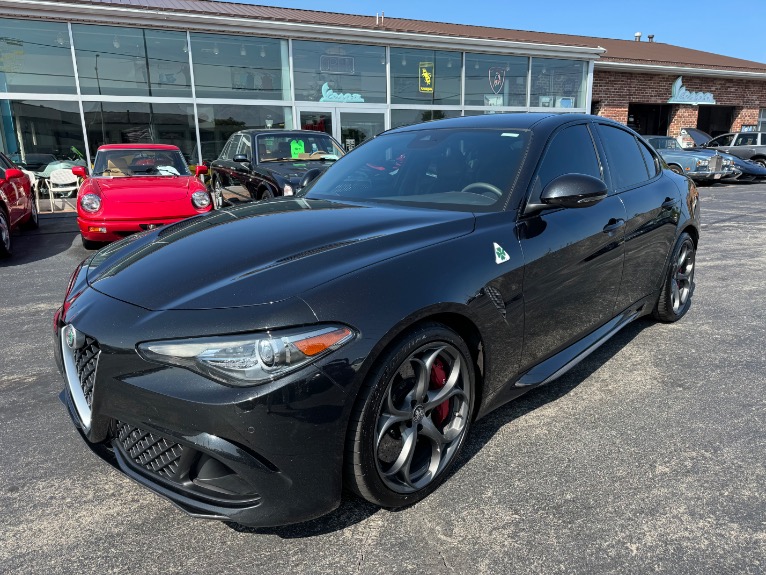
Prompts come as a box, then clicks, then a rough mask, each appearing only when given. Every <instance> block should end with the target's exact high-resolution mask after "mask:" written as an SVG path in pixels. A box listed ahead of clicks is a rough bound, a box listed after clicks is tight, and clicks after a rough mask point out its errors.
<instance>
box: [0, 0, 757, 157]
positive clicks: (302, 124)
mask: <svg viewBox="0 0 766 575" xmlns="http://www.w3.org/2000/svg"><path fill="white" fill-rule="evenodd" d="M0 14H1V15H2V17H1V18H0V150H2V151H4V152H6V153H8V154H9V155H12V156H13V157H15V158H19V159H22V160H23V159H25V158H31V157H32V156H31V155H32V154H47V155H53V156H55V157H56V158H59V159H63V158H69V159H75V157H79V158H82V159H86V160H87V161H88V163H90V161H91V159H92V156H93V154H94V153H95V150H96V148H97V147H98V146H99V145H101V144H104V143H120V142H126V143H127V142H150V141H151V142H157V143H172V144H176V145H178V146H179V147H180V148H181V150H182V151H183V152H184V154H185V155H186V156H187V158H188V159H189V161H190V162H197V161H199V160H202V159H212V158H215V157H216V156H217V155H218V153H219V152H220V150H221V148H222V147H223V144H224V143H225V141H226V140H227V138H228V136H229V135H230V134H231V133H233V132H235V131H237V130H240V129H243V128H282V127H286V128H308V129H316V130H324V131H326V132H328V133H331V134H333V135H334V136H335V137H336V138H337V139H338V140H339V141H340V142H341V143H342V144H343V145H344V146H345V147H346V148H348V149H350V148H353V147H354V146H356V145H358V144H360V143H361V142H362V141H364V140H365V139H366V138H368V137H371V136H373V135H375V134H377V133H378V132H381V131H383V130H385V129H388V128H392V127H396V126H400V125H404V124H410V123H413V122H419V121H423V120H430V119H437V118H450V117H455V116H460V115H475V114H487V113H494V112H499V111H502V112H525V111H560V112H593V113H595V114H599V115H602V116H606V117H609V118H612V119H615V120H617V121H620V122H623V123H625V124H628V125H630V126H631V127H634V128H636V129H637V130H638V131H640V132H642V133H647V134H648V133H657V134H666V133H667V134H669V135H673V136H676V135H678V134H679V133H680V130H681V128H683V127H699V128H700V129H703V130H705V131H707V132H710V133H712V134H713V135H715V134H717V133H722V132H727V131H739V130H756V129H761V130H766V64H764V63H757V62H749V61H745V60H739V59H735V58H729V57H725V56H719V55H716V54H710V53H706V52H700V51H696V50H689V49H686V48H681V47H677V46H671V45H668V44H664V43H661V42H655V41H653V38H652V36H648V38H647V39H643V38H637V39H627V40H614V39H603V38H589V37H583V36H570V35H562V34H548V33H542V32H524V31H518V30H504V29H499V28H485V27H477V26H464V25H458V24H443V23H434V22H425V21H416V20H405V19H399V18H391V17H390V16H389V15H384V14H377V15H366V16H360V15H347V14H335V13H328V12H318V11H306V10H295V9H286V8H273V7H267V6H254V5H244V4H235V3H227V2H213V1H210V0H90V1H88V0H86V1H72V0H0Z"/></svg>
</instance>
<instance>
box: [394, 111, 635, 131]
mask: <svg viewBox="0 0 766 575" xmlns="http://www.w3.org/2000/svg"><path fill="white" fill-rule="evenodd" d="M593 119H597V120H598V121H599V122H603V123H607V124H615V125H621V126H623V127H625V126H624V125H623V124H617V123H616V122H613V121H612V120H609V119H607V118H604V117H601V116H592V115H590V114H570V113H561V114H552V113H545V112H523V113H518V112H515V113H514V112H511V113H499V114H482V115H481V116H461V117H458V118H447V119H445V120H433V121H431V122H422V123H419V124H410V125H408V126H402V127H400V128H394V129H392V130H388V131H387V132H386V134H391V133H400V132H410V131H416V130H429V129H466V128H468V129H504V128H507V129H518V130H525V129H529V128H532V127H533V126H536V125H538V124H541V125H545V126H546V127H548V128H550V129H554V128H555V127H556V126H559V125H562V124H566V123H569V122H572V121H576V120H593Z"/></svg>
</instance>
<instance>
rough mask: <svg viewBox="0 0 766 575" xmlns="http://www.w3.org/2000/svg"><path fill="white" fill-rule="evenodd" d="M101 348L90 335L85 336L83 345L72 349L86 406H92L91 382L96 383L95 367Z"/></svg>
mask: <svg viewBox="0 0 766 575" xmlns="http://www.w3.org/2000/svg"><path fill="white" fill-rule="evenodd" d="M100 351H101V348H100V347H99V346H98V342H97V341H96V340H95V339H93V338H92V337H87V336H86V337H85V345H83V346H82V347H81V348H79V349H76V350H74V364H75V367H76V368H77V379H79V380H80V387H81V388H82V393H83V395H84V396H85V401H87V402H88V407H92V406H93V384H94V383H96V367H98V354H99V352H100Z"/></svg>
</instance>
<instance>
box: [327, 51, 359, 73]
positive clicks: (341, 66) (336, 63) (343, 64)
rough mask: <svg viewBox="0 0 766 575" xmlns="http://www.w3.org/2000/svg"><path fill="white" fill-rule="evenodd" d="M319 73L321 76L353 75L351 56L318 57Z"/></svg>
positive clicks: (352, 59)
mask: <svg viewBox="0 0 766 575" xmlns="http://www.w3.org/2000/svg"><path fill="white" fill-rule="evenodd" d="M319 71H320V72H322V73H323V74H353V73H354V57H353V56H327V55H322V56H320V57H319Z"/></svg>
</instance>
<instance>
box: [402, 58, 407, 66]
mask: <svg viewBox="0 0 766 575" xmlns="http://www.w3.org/2000/svg"><path fill="white" fill-rule="evenodd" d="M406 65H407V56H404V55H403V56H402V66H406Z"/></svg>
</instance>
